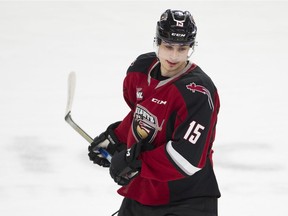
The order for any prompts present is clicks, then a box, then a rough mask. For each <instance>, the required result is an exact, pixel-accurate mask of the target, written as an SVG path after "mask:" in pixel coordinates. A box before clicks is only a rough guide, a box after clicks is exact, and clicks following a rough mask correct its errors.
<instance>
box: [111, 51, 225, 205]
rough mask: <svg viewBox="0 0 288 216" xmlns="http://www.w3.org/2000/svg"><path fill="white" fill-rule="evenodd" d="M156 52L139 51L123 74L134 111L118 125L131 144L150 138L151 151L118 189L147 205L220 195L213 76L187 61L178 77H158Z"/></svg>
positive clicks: (118, 132)
mask: <svg viewBox="0 0 288 216" xmlns="http://www.w3.org/2000/svg"><path fill="white" fill-rule="evenodd" d="M159 64H160V63H159V61H158V58H157V57H156V55H155V53H147V54H143V55H141V56H139V57H138V58H137V59H136V61H134V62H133V63H132V65H131V66H130V67H129V68H128V71H127V75H126V77H125V79H124V84H123V91H124V92H123V93H124V98H125V100H126V102H127V104H128V105H129V107H130V108H131V111H130V113H129V114H128V115H127V116H126V117H125V118H124V119H123V121H122V122H121V124H120V125H119V126H118V127H117V128H116V129H115V134H116V135H117V137H118V138H119V140H121V141H122V142H125V143H127V148H130V147H131V146H132V145H133V144H135V143H137V142H138V141H139V140H141V139H146V140H147V139H148V140H149V143H151V144H152V145H153V146H154V149H153V150H150V151H145V152H142V153H141V154H140V159H141V160H142V168H141V172H140V174H139V175H138V176H137V177H135V178H134V179H133V180H132V181H131V182H130V184H129V185H127V186H124V187H122V188H120V189H119V190H118V193H119V194H121V195H123V196H125V197H128V198H131V199H134V200H136V201H138V202H140V203H142V204H144V205H164V204H169V203H173V202H177V201H179V200H183V199H189V198H193V197H203V196H208V197H209V196H210V197H220V192H219V189H218V184H217V180H216V178H215V175H214V171H213V167H212V144H213V141H214V137H215V128H216V122H217V114H218V111H219V107H220V104H219V97H218V93H217V89H216V87H215V86H214V84H213V82H212V80H211V79H210V78H209V77H208V76H207V75H206V74H205V73H204V72H203V71H202V70H201V69H200V67H198V66H197V65H195V64H192V63H190V62H188V63H187V65H186V67H185V68H184V69H183V70H182V71H181V72H180V73H179V74H177V75H176V76H174V77H171V78H167V79H164V80H161V79H160V80H159V79H155V78H153V77H155V76H152V74H153V71H155V70H156V68H157V67H159Z"/></svg>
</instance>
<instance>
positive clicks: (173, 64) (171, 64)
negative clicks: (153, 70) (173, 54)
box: [166, 60, 178, 67]
mask: <svg viewBox="0 0 288 216" xmlns="http://www.w3.org/2000/svg"><path fill="white" fill-rule="evenodd" d="M166 62H167V63H168V65H169V66H170V67H174V66H175V65H177V64H178V63H177V62H176V63H175V62H170V61H168V60H166Z"/></svg>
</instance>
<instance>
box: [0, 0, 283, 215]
mask: <svg viewBox="0 0 288 216" xmlns="http://www.w3.org/2000/svg"><path fill="white" fill-rule="evenodd" d="M112 4H113V7H111V5H112ZM167 8H173V9H182V10H190V11H191V12H192V13H193V14H194V17H195V20H196V23H197V25H198V30H199V33H198V37H197V40H198V47H197V49H196V51H195V53H194V54H193V57H192V59H193V61H194V62H196V63H197V64H198V65H200V66H201V67H202V69H203V70H204V71H206V72H207V73H208V74H209V75H210V76H211V77H212V78H213V80H214V81H215V83H216V85H217V86H218V89H219V93H220V96H221V113H220V115H219V123H218V133H217V138H216V142H215V147H214V150H215V154H214V155H215V156H214V163H215V170H216V174H217V177H218V181H219V185H220V188H221V192H222V198H221V199H220V200H219V215H221V216H231V215H233V216H255V215H269V216H270V215H277V216H280V215H282V216H284V215H287V210H286V207H285V203H286V202H287V198H288V197H287V195H288V184H287V182H288V181H287V180H288V177H287V162H286V158H285V156H286V154H287V149H288V147H287V146H288V145H287V144H288V143H287V138H286V137H287V135H286V133H287V131H288V130H287V129H288V126H287V122H288V117H287V108H288V106H287V104H288V102H287V95H285V94H287V93H288V91H287V90H288V89H287V85H286V83H287V76H286V73H287V50H288V42H287V38H288V23H287V20H288V15H287V9H288V3H287V2H284V1H283V2H280V1H279V2H277V1H276V2H274V1H273V2H262V1H244V2H238V1H201V2H200V1H183V2H181V1H180V2H179V1H159V2H156V1H137V2H131V1H130V2H121V1H115V2H111V1H105V2H104V1H103V2H95V1H94V2H93V1H89V2H77V1H73V2H69V1H63V2H57V1H50V2H49V1H48V2H45V1H40V2H36V1H34V2H26V1H20V2H3V1H1V2H0V74H1V77H0V99H1V106H0V128H1V130H0V135H1V144H0V214H1V215H3V216H4V215H5V216H14V215H21V216H26V215H27V216H39V215H41V216H48V215H49V216H51V215H71V216H72V215H73V216H74V215H75V216H76V215H77V216H78V215H85V216H90V215H91V216H92V215H93V216H95V215H103V216H104V215H105V216H106V215H107V216H108V215H111V214H112V213H113V212H114V211H116V210H117V209H118V207H119V205H120V203H121V200H122V198H121V197H120V196H118V195H117V194H116V189H117V188H118V186H116V185H115V184H114V183H113V181H112V180H111V179H110V177H109V174H108V172H107V170H105V169H101V168H99V167H96V166H95V165H93V164H92V163H91V162H90V161H89V160H88V158H87V143H86V141H85V140H84V139H83V138H82V137H80V136H79V135H78V134H77V133H75V132H74V130H73V129H72V128H71V127H70V126H69V125H68V124H66V123H65V122H64V113H65V106H66V97H67V76H68V73H69V72H70V71H75V72H76V73H77V86H76V95H75V98H74V105H73V118H74V120H75V121H76V122H77V123H79V125H81V126H82V127H83V128H84V129H85V130H86V131H87V132H88V133H89V134H90V135H91V136H96V135H98V134H99V133H100V132H102V131H103V130H104V129H105V128H106V127H107V126H108V124H110V123H112V122H114V121H117V120H120V119H121V118H123V117H124V116H125V114H126V112H127V111H128V108H127V106H126V104H125V103H124V100H123V99H122V79H123V78H124V76H125V71H126V68H127V67H128V65H129V64H130V63H131V62H132V61H133V60H134V58H135V57H136V56H137V55H138V54H141V53H143V52H147V51H152V50H153V43H152V42H153V37H154V33H155V24H156V21H157V19H158V18H159V16H160V14H161V13H162V12H163V11H164V10H165V9H167Z"/></svg>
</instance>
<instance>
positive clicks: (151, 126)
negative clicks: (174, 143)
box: [132, 104, 159, 143]
mask: <svg viewBox="0 0 288 216" xmlns="http://www.w3.org/2000/svg"><path fill="white" fill-rule="evenodd" d="M132 126H133V127H132V128H133V135H134V137H135V139H136V140H137V142H139V141H140V140H143V139H147V141H148V142H149V143H151V142H152V141H153V139H154V138H155V136H156V134H157V131H158V130H157V128H159V127H158V120H157V117H156V116H154V115H153V114H151V113H150V112H149V111H148V110H147V109H145V108H144V107H142V106H141V105H139V104H138V105H137V107H136V110H135V113H134V119H133V123H132Z"/></svg>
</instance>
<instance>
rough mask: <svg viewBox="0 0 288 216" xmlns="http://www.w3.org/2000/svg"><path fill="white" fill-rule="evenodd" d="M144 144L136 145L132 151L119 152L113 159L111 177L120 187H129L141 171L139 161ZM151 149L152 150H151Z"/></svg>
mask: <svg viewBox="0 0 288 216" xmlns="http://www.w3.org/2000/svg"><path fill="white" fill-rule="evenodd" d="M143 146H145V145H144V144H143V142H141V141H140V142H139V143H136V144H134V145H133V146H132V147H131V148H130V149H127V150H123V151H121V152H117V153H115V154H114V156H113V157H112V161H111V165H110V170H109V171H110V175H111V177H112V178H113V179H114V181H115V182H116V183H117V184H118V185H127V184H129V182H130V181H131V179H133V178H134V177H136V176H137V175H138V174H139V172H140V170H141V161H140V160H138V156H139V154H140V152H141V151H142V150H143ZM150 149H151V148H150Z"/></svg>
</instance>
